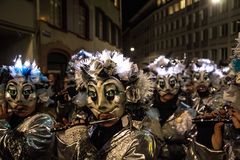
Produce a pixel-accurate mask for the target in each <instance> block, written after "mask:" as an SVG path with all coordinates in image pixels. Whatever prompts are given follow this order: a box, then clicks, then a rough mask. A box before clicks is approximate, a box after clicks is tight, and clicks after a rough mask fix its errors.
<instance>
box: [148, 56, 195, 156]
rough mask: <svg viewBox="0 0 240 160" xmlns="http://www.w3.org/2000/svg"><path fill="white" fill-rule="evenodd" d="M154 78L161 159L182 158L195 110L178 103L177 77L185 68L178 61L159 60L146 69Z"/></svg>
mask: <svg viewBox="0 0 240 160" xmlns="http://www.w3.org/2000/svg"><path fill="white" fill-rule="evenodd" d="M148 67H149V68H150V70H151V71H152V72H154V73H155V75H156V89H155V94H154V103H153V108H155V110H156V111H158V112H159V114H160V117H159V120H160V121H159V122H160V124H161V133H160V134H159V133H158V135H159V136H160V138H162V139H163V141H164V145H163V146H162V149H161V153H160V159H166V160H173V159H174V160H177V159H184V158H185V155H186V152H185V144H186V134H187V132H188V131H189V130H190V129H191V128H192V122H191V120H192V118H193V116H194V114H195V112H194V110H193V109H191V108H190V107H188V106H187V105H181V103H180V102H179V101H178V100H179V99H178V95H179V92H180V77H179V76H180V74H181V73H182V72H183V70H184V68H185V65H184V64H183V62H182V61H180V60H178V59H173V60H171V59H167V58H165V57H164V56H160V57H158V58H157V59H156V60H155V61H154V62H153V63H151V64H149V66H148Z"/></svg>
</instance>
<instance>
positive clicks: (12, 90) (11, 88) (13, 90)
mask: <svg viewBox="0 0 240 160" xmlns="http://www.w3.org/2000/svg"><path fill="white" fill-rule="evenodd" d="M7 92H8V93H9V94H10V95H11V97H12V98H16V96H17V88H16V87H15V86H13V85H9V86H8V88H7Z"/></svg>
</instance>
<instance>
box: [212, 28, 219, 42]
mask: <svg viewBox="0 0 240 160" xmlns="http://www.w3.org/2000/svg"><path fill="white" fill-rule="evenodd" d="M217 35H218V28H217V26H215V27H213V28H212V39H216V38H217V37H218V36H217Z"/></svg>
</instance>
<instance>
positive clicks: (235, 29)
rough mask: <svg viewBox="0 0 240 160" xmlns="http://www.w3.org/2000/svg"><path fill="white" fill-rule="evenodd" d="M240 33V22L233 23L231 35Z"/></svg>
mask: <svg viewBox="0 0 240 160" xmlns="http://www.w3.org/2000/svg"><path fill="white" fill-rule="evenodd" d="M238 32H240V21H238V20H237V21H233V22H232V23H231V34H234V33H238Z"/></svg>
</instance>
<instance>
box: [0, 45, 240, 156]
mask: <svg viewBox="0 0 240 160" xmlns="http://www.w3.org/2000/svg"><path fill="white" fill-rule="evenodd" d="M239 41H240V40H239ZM58 82H59V81H58V80H56V77H55V76H54V74H49V75H44V74H43V73H42V72H41V69H40V68H39V67H38V66H37V64H36V62H35V61H30V60H28V57H21V55H17V56H16V58H15V60H14V63H13V64H12V65H10V66H8V65H4V64H3V65H1V67H0V159H3V160H28V159H29V160H58V159H59V160H102V159H103V160H105V159H106V160H122V159H124V160H127V159H130V160H133V159H134V160H138V159H139V160H140V159H141V160H143V159H146V160H239V159H240V44H237V45H236V47H235V48H233V51H232V54H231V56H230V57H229V61H228V63H227V64H221V65H219V64H216V63H215V62H214V61H212V60H210V59H206V58H205V59H204V58H193V59H189V58H188V57H186V56H183V58H182V59H178V58H174V57H165V56H164V55H159V57H158V58H156V59H155V60H154V61H153V62H151V63H149V64H148V65H147V66H146V67H145V68H139V67H138V66H137V64H136V63H134V61H133V60H131V59H130V58H128V57H125V56H124V55H123V54H122V53H120V52H117V51H110V50H103V51H101V52H97V51H96V52H92V53H90V52H87V51H84V50H81V51H80V52H78V53H76V54H74V55H73V56H72V57H71V59H70V61H69V63H68V67H67V71H66V75H65V77H64V83H63V84H62V87H59V84H57V83H58ZM60 88H61V89H60Z"/></svg>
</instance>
